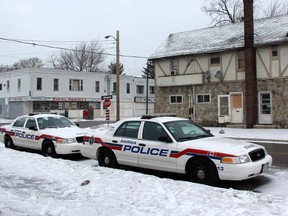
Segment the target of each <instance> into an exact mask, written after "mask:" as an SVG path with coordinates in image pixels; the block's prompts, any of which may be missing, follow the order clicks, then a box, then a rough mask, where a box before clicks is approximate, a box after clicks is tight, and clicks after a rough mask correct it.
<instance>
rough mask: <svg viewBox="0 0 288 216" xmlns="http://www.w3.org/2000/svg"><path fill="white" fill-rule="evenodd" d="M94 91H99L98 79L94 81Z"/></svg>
mask: <svg viewBox="0 0 288 216" xmlns="http://www.w3.org/2000/svg"><path fill="white" fill-rule="evenodd" d="M95 92H98V93H99V92H100V82H99V81H96V82H95Z"/></svg>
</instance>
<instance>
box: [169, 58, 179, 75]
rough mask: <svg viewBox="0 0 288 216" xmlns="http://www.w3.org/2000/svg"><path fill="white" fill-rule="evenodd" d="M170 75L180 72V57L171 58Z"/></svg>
mask: <svg viewBox="0 0 288 216" xmlns="http://www.w3.org/2000/svg"><path fill="white" fill-rule="evenodd" d="M170 68H171V70H170V75H172V76H175V75H176V74H178V70H179V60H178V59H171V66H170Z"/></svg>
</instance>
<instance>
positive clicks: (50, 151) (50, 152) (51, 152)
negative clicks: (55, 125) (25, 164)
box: [42, 140, 57, 158]
mask: <svg viewBox="0 0 288 216" xmlns="http://www.w3.org/2000/svg"><path fill="white" fill-rule="evenodd" d="M42 152H43V155H44V156H49V157H53V158H54V157H56V156H57V153H56V151H55V148H54V145H53V143H52V142H51V141H48V140H47V141H44V143H43V147H42Z"/></svg>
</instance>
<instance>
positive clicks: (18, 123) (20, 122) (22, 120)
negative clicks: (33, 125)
mask: <svg viewBox="0 0 288 216" xmlns="http://www.w3.org/2000/svg"><path fill="white" fill-rule="evenodd" d="M26 119H27V117H20V118H18V119H17V120H16V121H15V122H14V124H13V126H14V127H23V126H24V123H25V121H26Z"/></svg>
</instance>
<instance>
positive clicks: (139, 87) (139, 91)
mask: <svg viewBox="0 0 288 216" xmlns="http://www.w3.org/2000/svg"><path fill="white" fill-rule="evenodd" d="M136 93H137V94H144V86H143V85H137V86H136Z"/></svg>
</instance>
